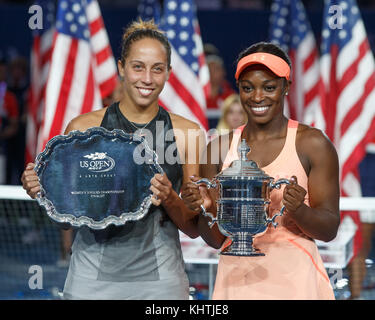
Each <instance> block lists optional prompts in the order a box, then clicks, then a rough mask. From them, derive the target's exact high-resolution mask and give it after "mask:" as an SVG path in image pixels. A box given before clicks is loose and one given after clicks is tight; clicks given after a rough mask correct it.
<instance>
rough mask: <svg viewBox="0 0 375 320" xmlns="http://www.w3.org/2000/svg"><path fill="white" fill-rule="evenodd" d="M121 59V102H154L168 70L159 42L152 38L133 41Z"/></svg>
mask: <svg viewBox="0 0 375 320" xmlns="http://www.w3.org/2000/svg"><path fill="white" fill-rule="evenodd" d="M123 63H124V65H123ZM123 63H121V62H120V61H119V62H118V67H119V72H120V75H121V76H122V77H123V79H124V92H123V94H124V100H125V103H126V104H129V103H132V104H133V105H135V106H137V107H148V106H150V105H153V104H155V105H157V103H158V98H159V94H160V92H161V91H162V90H163V87H164V84H165V82H166V81H167V80H168V77H169V73H170V70H169V68H168V61H167V52H166V49H165V47H164V46H163V44H162V43H161V42H160V41H158V40H156V39H152V38H144V39H141V40H138V41H135V42H134V43H132V45H131V48H130V50H129V53H128V55H127V57H126V58H125V60H124V62H123Z"/></svg>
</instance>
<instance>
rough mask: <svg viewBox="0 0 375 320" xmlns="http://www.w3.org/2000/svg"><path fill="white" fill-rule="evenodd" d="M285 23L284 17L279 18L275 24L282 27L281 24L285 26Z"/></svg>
mask: <svg viewBox="0 0 375 320" xmlns="http://www.w3.org/2000/svg"><path fill="white" fill-rule="evenodd" d="M285 24H286V21H285V19H284V18H279V19H278V20H277V25H278V26H280V27H283V26H285Z"/></svg>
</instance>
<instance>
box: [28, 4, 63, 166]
mask: <svg viewBox="0 0 375 320" xmlns="http://www.w3.org/2000/svg"><path fill="white" fill-rule="evenodd" d="M35 4H36V5H39V6H40V7H41V8H42V12H43V28H42V29H35V30H34V32H33V44H32V49H31V55H30V56H31V59H30V60H31V61H30V66H31V70H30V75H31V86H30V91H29V103H28V112H27V124H26V150H25V152H26V154H25V160H26V163H28V162H33V161H34V159H35V156H36V153H37V144H38V143H37V140H38V132H39V128H40V123H41V119H42V110H43V109H44V94H45V88H46V83H47V76H48V71H49V66H50V62H51V53H52V41H53V34H54V23H55V15H56V8H55V4H54V1H53V2H52V1H50V0H40V1H37V2H36V3H35Z"/></svg>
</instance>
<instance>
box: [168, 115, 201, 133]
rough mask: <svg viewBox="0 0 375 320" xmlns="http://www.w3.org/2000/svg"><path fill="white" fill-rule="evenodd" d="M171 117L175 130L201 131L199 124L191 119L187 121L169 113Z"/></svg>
mask: <svg viewBox="0 0 375 320" xmlns="http://www.w3.org/2000/svg"><path fill="white" fill-rule="evenodd" d="M168 113H169V116H170V117H171V121H172V124H173V128H175V129H182V130H185V129H197V130H199V129H200V128H201V127H200V126H199V124H198V123H196V122H194V121H191V120H189V119H186V118H184V117H182V116H180V115H178V114H175V113H171V112H168Z"/></svg>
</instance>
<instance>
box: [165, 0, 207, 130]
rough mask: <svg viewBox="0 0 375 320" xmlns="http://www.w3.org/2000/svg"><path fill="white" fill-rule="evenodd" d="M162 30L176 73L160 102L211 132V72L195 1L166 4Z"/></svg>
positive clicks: (171, 0) (169, 81)
mask: <svg viewBox="0 0 375 320" xmlns="http://www.w3.org/2000/svg"><path fill="white" fill-rule="evenodd" d="M161 28H162V29H163V30H164V31H165V32H166V35H167V37H168V39H169V42H170V43H171V46H172V57H171V60H172V62H171V64H172V72H171V75H170V77H169V80H168V82H167V83H166V84H165V86H164V89H163V91H162V92H161V94H160V99H159V103H160V105H162V106H163V107H164V108H165V109H167V110H168V111H170V112H173V113H175V114H178V115H181V116H183V117H185V118H187V119H189V120H192V121H194V122H196V123H198V124H199V125H201V127H203V128H204V129H208V121H207V118H206V94H208V90H209V71H208V67H207V65H206V63H205V58H204V52H203V44H202V39H201V35H200V30H199V25H198V20H197V18H196V14H195V6H194V2H193V0H166V1H164V15H163V17H162V24H161Z"/></svg>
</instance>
